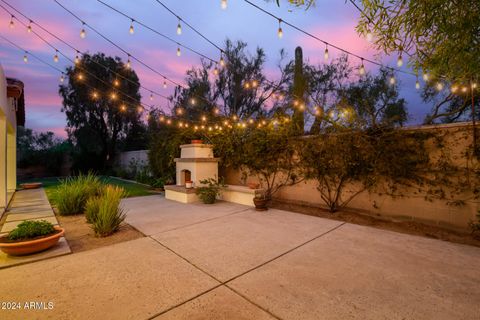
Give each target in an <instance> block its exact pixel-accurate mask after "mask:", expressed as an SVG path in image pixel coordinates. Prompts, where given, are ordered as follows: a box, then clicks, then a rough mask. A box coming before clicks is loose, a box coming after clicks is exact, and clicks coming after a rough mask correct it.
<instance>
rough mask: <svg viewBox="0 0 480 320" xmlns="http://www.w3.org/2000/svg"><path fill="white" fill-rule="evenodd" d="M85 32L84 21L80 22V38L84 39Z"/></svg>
mask: <svg viewBox="0 0 480 320" xmlns="http://www.w3.org/2000/svg"><path fill="white" fill-rule="evenodd" d="M86 36H87V32H86V31H85V22H82V30H80V38H82V39H85V37H86Z"/></svg>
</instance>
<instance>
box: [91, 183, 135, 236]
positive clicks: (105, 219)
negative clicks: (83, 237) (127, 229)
mask: <svg viewBox="0 0 480 320" xmlns="http://www.w3.org/2000/svg"><path fill="white" fill-rule="evenodd" d="M125 196H126V192H125V190H124V189H123V188H121V187H117V186H110V185H109V186H106V187H105V189H104V191H103V193H102V195H101V196H100V197H97V198H93V199H94V200H91V201H89V205H88V206H89V209H88V210H89V211H90V212H89V216H90V220H91V221H92V228H93V231H95V234H96V235H97V236H100V237H106V236H108V235H110V234H112V233H114V232H115V231H117V230H118V228H119V227H120V224H121V223H122V222H123V221H124V220H125V211H124V210H123V208H121V207H120V200H121V199H122V198H123V197H125ZM95 210H97V211H96V212H95ZM87 219H88V218H87Z"/></svg>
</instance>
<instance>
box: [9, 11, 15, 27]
mask: <svg viewBox="0 0 480 320" xmlns="http://www.w3.org/2000/svg"><path fill="white" fill-rule="evenodd" d="M14 18H15V16H14V15H13V14H12V17H11V18H10V23H9V24H8V26H9V27H10V29H13V27H15V22H14V21H13V19H14Z"/></svg>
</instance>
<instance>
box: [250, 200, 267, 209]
mask: <svg viewBox="0 0 480 320" xmlns="http://www.w3.org/2000/svg"><path fill="white" fill-rule="evenodd" d="M253 203H254V204H255V210H257V211H267V210H268V208H267V203H268V200H267V199H261V198H253Z"/></svg>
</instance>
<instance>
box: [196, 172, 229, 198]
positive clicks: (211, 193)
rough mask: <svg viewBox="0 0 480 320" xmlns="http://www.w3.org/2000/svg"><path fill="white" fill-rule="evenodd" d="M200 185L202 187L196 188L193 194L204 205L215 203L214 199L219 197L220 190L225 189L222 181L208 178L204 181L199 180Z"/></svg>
mask: <svg viewBox="0 0 480 320" xmlns="http://www.w3.org/2000/svg"><path fill="white" fill-rule="evenodd" d="M200 183H201V184H202V185H203V186H200V187H197V189H196V191H195V193H196V194H197V195H198V197H199V198H200V199H201V200H202V201H203V203H206V204H212V203H215V199H216V198H217V196H218V195H220V193H221V191H222V189H224V188H225V184H224V183H223V180H219V181H217V180H215V179H213V178H208V179H205V180H200Z"/></svg>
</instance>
